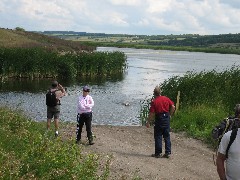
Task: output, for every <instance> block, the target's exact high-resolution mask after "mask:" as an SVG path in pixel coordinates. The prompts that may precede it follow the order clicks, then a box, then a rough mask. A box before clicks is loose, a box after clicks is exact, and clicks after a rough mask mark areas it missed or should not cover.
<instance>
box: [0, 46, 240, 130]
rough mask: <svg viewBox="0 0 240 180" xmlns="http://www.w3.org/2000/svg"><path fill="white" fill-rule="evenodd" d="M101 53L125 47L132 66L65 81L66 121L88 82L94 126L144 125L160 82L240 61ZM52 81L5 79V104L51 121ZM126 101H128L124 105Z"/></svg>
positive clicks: (0, 96)
mask: <svg viewBox="0 0 240 180" xmlns="http://www.w3.org/2000/svg"><path fill="white" fill-rule="evenodd" d="M97 51H109V52H110V51H122V52H124V53H125V54H126V55H127V61H128V69H127V70H126V73H125V74H124V75H123V76H122V77H115V78H109V79H107V80H102V79H94V80H92V79H84V80H78V81H62V82H60V83H61V84H62V85H63V86H65V87H67V89H68V90H67V92H68V95H67V96H66V97H63V98H62V101H61V102H62V106H61V117H60V119H61V120H62V121H76V104H77V99H78V96H79V95H80V94H81V93H82V86H83V85H85V84H89V86H90V87H91V93H90V94H91V95H92V97H93V99H94V101H95V106H94V108H93V124H99V125H100V124H101V125H103V124H108V125H121V126H132V125H136V126H137V125H140V121H139V118H138V116H139V115H140V112H139V111H140V107H141V101H142V100H144V99H147V98H150V97H151V96H152V93H153V89H154V87H155V86H156V85H158V84H160V83H162V82H163V81H164V80H166V79H168V78H169V77H171V76H175V75H179V76H181V75H183V74H185V73H186V72H187V71H195V72H200V71H204V70H205V71H211V70H213V69H215V70H216V71H218V72H220V71H223V70H225V69H229V68H231V67H232V66H233V65H240V56H239V55H233V54H217V53H200V52H185V51H168V50H151V49H133V48H113V47H99V48H97ZM50 84H51V80H34V81H30V80H21V81H19V80H18V81H9V82H2V83H1V86H0V104H1V105H6V106H10V107H11V108H18V109H22V110H23V111H24V113H25V114H26V115H28V116H29V117H30V118H32V119H34V120H37V121H43V120H44V121H45V120H46V105H45V93H46V90H47V89H48V88H49V86H50ZM124 103H129V104H130V105H129V106H125V105H124Z"/></svg>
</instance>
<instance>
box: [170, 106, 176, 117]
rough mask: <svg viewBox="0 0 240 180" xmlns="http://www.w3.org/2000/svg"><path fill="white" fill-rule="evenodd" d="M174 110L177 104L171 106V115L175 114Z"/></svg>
mask: <svg viewBox="0 0 240 180" xmlns="http://www.w3.org/2000/svg"><path fill="white" fill-rule="evenodd" d="M174 112H175V106H174V105H172V106H171V107H170V111H169V113H170V116H173V114H174Z"/></svg>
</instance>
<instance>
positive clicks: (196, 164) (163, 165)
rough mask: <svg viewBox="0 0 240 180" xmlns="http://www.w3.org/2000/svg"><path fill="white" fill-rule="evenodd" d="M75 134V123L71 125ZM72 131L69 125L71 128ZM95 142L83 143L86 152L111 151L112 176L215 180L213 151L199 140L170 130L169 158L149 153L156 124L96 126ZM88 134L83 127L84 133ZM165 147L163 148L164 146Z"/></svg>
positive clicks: (120, 177) (119, 177)
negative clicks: (148, 125)
mask: <svg viewBox="0 0 240 180" xmlns="http://www.w3.org/2000/svg"><path fill="white" fill-rule="evenodd" d="M70 129H71V131H72V132H71V133H72V135H73V136H75V127H72V128H70ZM68 131H69V128H68ZM93 133H94V135H96V138H95V139H94V141H95V144H94V145H92V146H87V145H86V146H84V147H83V149H84V151H85V150H86V152H95V153H100V154H103V155H107V154H108V155H112V156H113V161H112V164H111V167H110V171H111V177H110V179H132V178H133V177H137V175H139V177H141V178H142V179H144V180H145V179H146V180H162V179H167V180H176V179H184V180H185V179H189V180H198V179H201V180H208V179H211V180H216V179H218V175H217V172H216V166H215V165H214V164H213V160H212V155H213V153H214V152H213V151H212V150H210V149H208V148H207V146H206V145H204V144H203V143H201V142H200V141H197V140H194V139H191V138H187V137H185V136H184V135H181V134H176V133H173V132H171V141H172V155H171V157H170V159H166V158H153V157H150V155H151V154H152V153H154V140H153V128H152V127H150V128H146V127H138V126H132V127H129V126H128V127H125V126H100V125H99V126H93ZM85 136H86V131H85V129H84V132H83V136H82V137H85ZM163 150H164V149H163Z"/></svg>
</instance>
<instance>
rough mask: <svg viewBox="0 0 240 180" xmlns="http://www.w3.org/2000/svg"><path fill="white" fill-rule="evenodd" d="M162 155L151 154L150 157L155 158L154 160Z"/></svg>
mask: <svg viewBox="0 0 240 180" xmlns="http://www.w3.org/2000/svg"><path fill="white" fill-rule="evenodd" d="M161 156H162V155H161V154H152V155H151V157H155V158H160V157H161Z"/></svg>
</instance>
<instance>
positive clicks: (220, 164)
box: [216, 152, 227, 180]
mask: <svg viewBox="0 0 240 180" xmlns="http://www.w3.org/2000/svg"><path fill="white" fill-rule="evenodd" d="M225 160H226V156H225V155H224V154H222V153H220V152H218V155H217V162H216V163H217V172H218V175H219V178H220V180H227V178H226V174H225V167H224V161H225Z"/></svg>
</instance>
